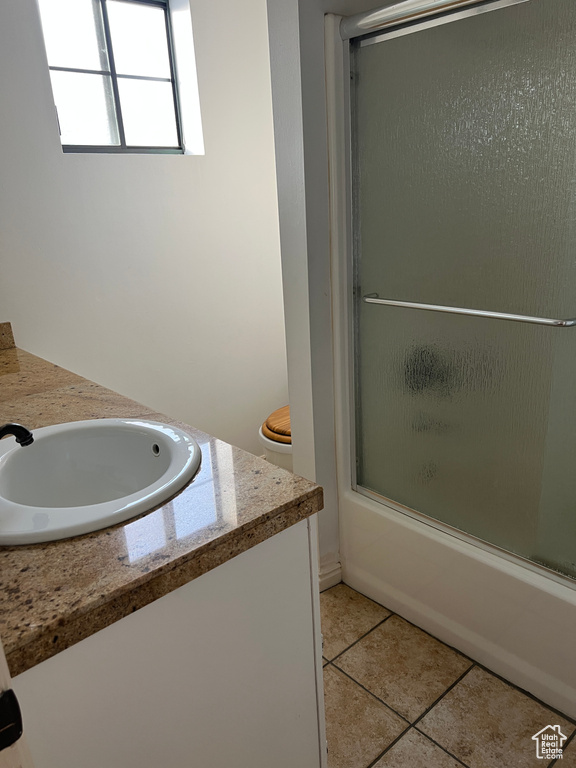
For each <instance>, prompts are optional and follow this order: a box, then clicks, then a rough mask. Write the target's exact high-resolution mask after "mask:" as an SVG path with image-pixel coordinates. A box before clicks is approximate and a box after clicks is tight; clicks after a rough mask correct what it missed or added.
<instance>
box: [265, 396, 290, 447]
mask: <svg viewBox="0 0 576 768" xmlns="http://www.w3.org/2000/svg"><path fill="white" fill-rule="evenodd" d="M262 432H263V433H264V435H265V436H266V437H268V438H269V439H270V440H276V442H278V443H291V442H292V431H291V429H290V406H289V405H285V406H283V407H282V408H278V409H277V410H276V411H274V412H273V413H271V414H270V416H268V418H267V419H266V421H265V422H264V423H263V424H262Z"/></svg>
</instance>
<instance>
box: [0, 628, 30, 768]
mask: <svg viewBox="0 0 576 768" xmlns="http://www.w3.org/2000/svg"><path fill="white" fill-rule="evenodd" d="M10 688H11V680H10V672H9V670H8V664H7V663H6V656H5V655H4V648H3V647H2V643H1V642H0V690H2V691H8V690H10ZM0 768H34V763H33V762H32V758H31V757H30V752H29V750H28V745H27V744H26V740H25V738H24V736H21V737H20V738H19V739H18V741H17V742H15V743H14V744H12V746H11V747H7V748H6V749H3V750H2V751H1V752H0Z"/></svg>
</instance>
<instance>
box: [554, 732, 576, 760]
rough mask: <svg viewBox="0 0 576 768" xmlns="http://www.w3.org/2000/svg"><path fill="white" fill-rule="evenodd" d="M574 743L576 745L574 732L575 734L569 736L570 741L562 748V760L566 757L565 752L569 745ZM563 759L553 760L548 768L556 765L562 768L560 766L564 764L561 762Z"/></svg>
mask: <svg viewBox="0 0 576 768" xmlns="http://www.w3.org/2000/svg"><path fill="white" fill-rule="evenodd" d="M572 742H575V743H576V731H574V733H573V734H572V735H571V736H569V737H568V739H567V740H566V744H564V746H563V747H562V758H563V757H564V750H565V749H566V747H567V746H568V745H569V744H572ZM562 758H561V757H557V758H556V760H553V761H552V762H551V763H550V764H549V766H548V768H552V767H553V766H554V765H556V764H558V767H560V766H561V765H562V763H561V762H560V760H561V759H562Z"/></svg>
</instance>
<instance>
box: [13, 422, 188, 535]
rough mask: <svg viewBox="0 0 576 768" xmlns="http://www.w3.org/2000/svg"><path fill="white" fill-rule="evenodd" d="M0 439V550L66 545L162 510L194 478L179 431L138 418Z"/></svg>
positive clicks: (185, 442) (58, 426)
mask: <svg viewBox="0 0 576 768" xmlns="http://www.w3.org/2000/svg"><path fill="white" fill-rule="evenodd" d="M33 435H34V442H33V443H32V445H28V446H20V445H18V444H17V443H16V441H15V439H14V438H12V437H10V438H4V439H3V440H2V441H0V544H3V545H11V544H34V543H39V542H43V541H54V540H55V539H66V538H69V537H70V536H78V535H79V534H82V533H90V532H91V531H98V530H100V529H101V528H106V527H108V526H109V525H115V524H116V523H121V522H123V521H124V520H128V519H129V518H131V517H134V516H135V515H139V514H140V513H141V512H146V511H147V510H148V509H151V508H152V507H154V506H156V505H158V504H161V503H162V502H163V501H166V499H168V498H170V496H172V495H173V494H174V493H176V491H178V490H180V488H182V487H183V486H184V485H186V483H187V482H188V481H189V480H191V479H192V478H193V477H194V475H195V474H196V472H197V470H198V467H199V466H200V460H201V452H200V448H199V446H198V443H197V442H196V441H195V440H194V439H193V438H192V437H190V435H187V434H186V433H185V432H182V430H180V429H177V428H176V427H171V426H169V425H167V424H161V423H159V422H155V421H145V420H141V419H96V420H93V421H77V422H70V423H69V424H56V425H54V426H51V427H43V428H41V429H35V430H33Z"/></svg>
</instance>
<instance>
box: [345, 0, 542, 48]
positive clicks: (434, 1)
mask: <svg viewBox="0 0 576 768" xmlns="http://www.w3.org/2000/svg"><path fill="white" fill-rule="evenodd" d="M528 1H529V0H398V1H397V2H394V0H392V2H390V1H388V2H387V3H386V5H384V6H383V7H380V8H374V10H372V11H366V12H364V13H357V14H355V15H354V16H347V17H344V18H343V19H342V21H341V22H340V36H341V37H342V40H351V39H353V38H355V37H360V36H362V35H366V34H369V33H370V32H377V31H379V30H381V29H386V28H387V27H392V26H398V25H399V24H406V23H409V22H415V21H420V20H422V19H425V18H427V17H428V16H432V15H436V14H439V13H442V12H450V11H452V12H454V11H456V10H458V8H466V7H467V6H472V7H471V8H469V10H470V15H474V14H476V13H483V12H484V11H491V10H493V9H495V8H501V7H507V6H509V5H516V4H517V3H526V2H528ZM456 18H460V17H459V16H457V15H455V16H454V19H456Z"/></svg>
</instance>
